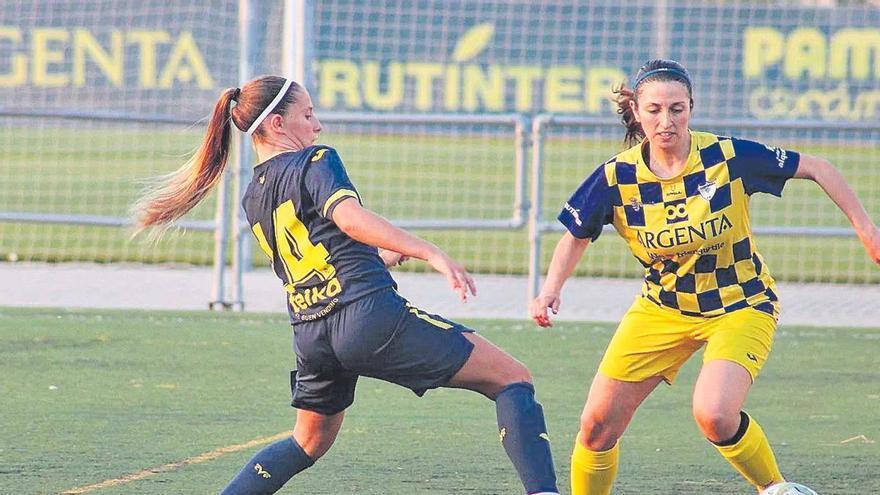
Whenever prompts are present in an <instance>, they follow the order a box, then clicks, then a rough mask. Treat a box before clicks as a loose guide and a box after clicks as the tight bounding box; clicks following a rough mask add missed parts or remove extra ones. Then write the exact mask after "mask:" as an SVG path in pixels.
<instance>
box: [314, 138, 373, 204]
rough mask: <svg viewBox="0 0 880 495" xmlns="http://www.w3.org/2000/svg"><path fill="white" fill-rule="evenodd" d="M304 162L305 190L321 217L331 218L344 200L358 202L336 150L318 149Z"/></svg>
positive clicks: (358, 198) (356, 194)
mask: <svg viewBox="0 0 880 495" xmlns="http://www.w3.org/2000/svg"><path fill="white" fill-rule="evenodd" d="M306 160H307V161H306V171H305V186H306V190H307V191H308V193H309V195H311V197H312V200H313V201H314V203H315V207H316V208H317V209H318V212H319V213H320V214H321V216H322V217H324V218H331V217H332V214H333V208H335V207H336V205H337V204H339V202H340V201H342V200H343V199H345V198H355V199H357V200H358V202H360V200H361V199H360V196H359V195H358V193H357V189H355V187H354V185H353V184H352V183H351V180H350V179H349V178H348V174H347V173H346V172H345V167H344V166H343V165H342V160H341V159H340V158H339V154H338V153H336V150H334V149H333V148H328V147H319V148H316V149H314V150H313V151H312V152H311V154H310V155H309V157H308V158H307V159H306Z"/></svg>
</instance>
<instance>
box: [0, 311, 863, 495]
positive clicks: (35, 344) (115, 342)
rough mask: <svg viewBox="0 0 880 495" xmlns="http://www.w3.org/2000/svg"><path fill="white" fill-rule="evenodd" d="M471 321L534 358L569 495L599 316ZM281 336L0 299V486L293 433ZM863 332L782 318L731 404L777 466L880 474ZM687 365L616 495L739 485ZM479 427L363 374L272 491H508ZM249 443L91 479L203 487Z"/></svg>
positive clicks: (852, 485)
mask: <svg viewBox="0 0 880 495" xmlns="http://www.w3.org/2000/svg"><path fill="white" fill-rule="evenodd" d="M468 323H469V324H471V325H472V326H473V327H475V328H477V329H479V330H480V331H481V333H482V334H483V335H485V336H487V337H488V338H489V339H491V340H493V341H494V342H496V343H497V344H499V345H501V346H502V347H504V348H505V349H507V350H508V351H509V352H511V353H512V354H514V355H515V356H517V357H519V358H520V359H522V360H523V361H524V362H526V363H527V364H528V365H529V366H530V368H531V370H532V372H533V374H534V376H535V382H536V385H537V387H538V395H539V399H540V400H541V401H542V402H543V404H544V407H545V410H546V413H547V420H548V424H549V428H550V435H551V437H552V439H553V443H552V445H553V449H554V454H555V456H556V463H557V471H558V473H559V476H560V479H561V481H562V483H561V485H562V487H564V488H563V493H568V488H567V486H566V485H567V484H568V474H567V472H568V456H569V452H570V447H571V445H572V441H573V440H572V439H573V436H574V434H575V431H576V429H577V424H578V423H577V419H578V416H579V412H580V409H581V407H582V403H583V400H584V397H585V390H586V387H587V384H588V382H589V380H590V378H591V376H592V375H593V373H594V372H595V368H596V365H597V363H598V360H599V357H600V355H601V352H602V350H603V349H604V346H605V345H606V343H607V341H608V339H609V337H610V331H611V327H610V326H609V325H599V324H590V323H579V324H574V323H566V324H559V325H557V326H556V327H554V328H553V329H552V330H550V331H536V330H535V329H534V327H532V326H531V325H530V324H528V323H526V322H522V321H500V320H482V321H480V320H476V321H470V322H468ZM290 339H291V336H290V330H289V327H288V325H287V322H286V318H285V317H284V316H282V315H262V314H214V313H182V312H174V313H172V312H137V311H129V312H111V311H68V310H58V309H8V308H0V372H2V375H3V379H2V380H0V398H2V399H0V426H2V427H0V493H2V494H16V495H25V494H50V493H60V492H63V491H65V490H69V489H72V488H76V487H82V486H87V485H90V484H94V483H98V482H101V481H103V480H107V479H112V478H117V477H121V476H124V475H127V474H130V473H135V472H140V471H142V470H145V469H149V468H155V467H157V466H163V465H166V464H168V463H174V462H179V461H183V460H186V459H191V458H194V457H195V456H198V455H199V454H202V453H205V452H209V451H214V450H215V449H218V448H221V447H225V446H231V445H236V444H242V443H245V442H248V441H250V440H253V439H257V438H261V437H266V436H270V435H274V434H277V433H279V432H283V431H285V430H287V429H290V428H291V427H292V423H293V411H292V409H291V408H290V407H289V406H288V401H289V388H288V384H287V379H288V375H287V373H288V369H289V368H290V367H291V366H292V364H293V355H292V352H291V350H290ZM878 342H880V329H869V330H865V329H859V330H855V329H834V330H828V329H817V328H810V329H808V328H795V327H785V328H782V329H780V331H779V332H778V334H777V339H776V343H775V349H774V352H773V357H772V359H771V360H770V361H769V363H768V364H767V366H766V367H765V369H764V373H763V374H762V376H761V378H760V379H759V381H758V383H757V384H756V386H755V388H754V390H753V392H752V394H751V396H750V398H749V403H748V405H747V406H748V410H749V411H750V412H751V413H752V414H753V415H754V416H755V417H756V418H758V419H759V421H761V423H762V425H763V426H764V429H765V430H766V431H767V432H768V435H769V436H770V438H771V442H772V444H773V446H774V448H775V451H776V454H777V457H778V459H779V461H780V464H781V466H782V469H783V472H784V473H785V475H786V476H788V477H789V478H790V479H792V480H797V481H800V482H803V483H805V484H808V485H810V486H812V487H814V488H815V489H817V490H818V491H819V493H821V494H823V495H835V494H853V495H856V494H863V493H874V492H876V491H878V490H880V478H878V476H877V473H878V466H880V444H878V443H876V442H877V440H880V430H878V426H877V425H878V416H877V414H878V411H880V389H878V385H877V384H878V383H880V358H878V355H877V353H876V352H875V350H876V347H877V343H878ZM698 364H699V360H698V359H692V360H691V362H689V363H688V365H687V366H686V367H685V369H684V370H683V371H682V374H681V375H680V378H679V381H678V382H677V383H676V384H675V386H673V387H660V388H659V389H658V390H657V391H656V392H655V393H654V395H653V396H651V397H649V399H648V400H647V402H646V403H645V404H644V405H643V407H642V408H641V410H640V412H639V414H638V415H637V416H636V417H635V419H634V421H633V424H632V426H631V428H630V429H629V431H628V432H627V434H626V435H625V437H624V439H623V441H622V442H623V443H622V445H623V453H622V464H621V469H620V476H619V478H618V483H617V485H616V486H617V491H616V492H615V493H621V494H646V493H650V494H661V493H664V494H665V493H688V494H716V493H743V494H746V493H754V492H752V491H750V489H749V488H748V486H747V485H746V484H745V482H743V481H741V480H739V479H738V477H737V475H735V474H734V472H733V471H732V469H730V468H729V467H728V466H727V465H726V463H725V462H724V461H722V460H721V458H720V457H719V456H718V455H716V454H715V453H714V450H713V448H712V447H711V446H710V445H709V444H708V443H707V442H706V441H705V440H703V439H701V437H700V434H699V432H698V430H697V427H696V426H695V425H694V423H693V421H692V419H691V417H690V393H691V390H692V385H693V382H694V379H695V375H696V372H697V367H698ZM495 430H496V427H495V424H494V410H493V407H492V406H491V404H490V403H489V402H488V401H486V400H484V399H481V398H480V397H478V396H477V395H476V394H473V393H469V392H464V391H453V390H439V391H433V392H430V393H429V394H428V395H427V396H426V397H425V398H423V399H417V398H416V397H415V396H414V395H412V394H411V393H410V392H409V391H407V390H404V389H401V388H397V387H394V386H391V385H388V384H384V383H381V382H378V381H375V380H370V379H363V380H362V381H361V382H360V384H359V388H358V396H357V401H356V403H355V405H354V406H353V407H352V408H351V409H350V411H349V414H348V416H347V419H346V422H345V424H344V425H343V428H342V432H341V435H340V439H339V441H338V442H337V444H336V445H335V446H334V448H333V449H332V450H331V451H330V453H329V454H328V455H327V456H326V457H325V458H324V459H322V460H321V461H320V462H319V463H318V464H317V465H316V466H314V467H313V468H312V469H310V470H308V471H306V472H305V473H303V474H302V475H301V476H298V477H296V478H295V479H294V480H293V481H291V482H290V483H289V484H288V486H287V487H286V489H285V490H283V491H282V492H281V493H309V494H316V495H321V494H325V495H338V494H343V493H359V494H383V495H387V494H400V495H413V494H441V493H442V494H480V495H487V494H511V493H519V488H518V483H517V480H516V477H515V475H514V473H513V471H512V469H511V467H510V466H509V465H508V462H507V459H506V457H505V455H504V453H503V450H502V449H501V447H500V446H499V444H498V436H497V432H496V431H495ZM256 449H257V447H253V448H250V449H246V450H242V451H238V452H232V453H228V454H225V455H220V456H219V457H217V458H216V459H213V460H209V461H206V462H198V463H192V464H187V465H181V466H179V467H177V468H174V469H169V470H166V471H164V472H161V473H159V474H155V475H153V476H149V477H146V478H144V479H140V480H137V481H131V482H130V483H126V484H121V485H117V486H114V487H109V488H104V489H99V490H93V491H90V492H88V493H96V494H107V495H109V494H132V493H137V494H141V495H150V494H153V495H159V494H161V495H166V494H205V493H217V492H219V490H220V489H221V488H222V487H223V486H224V485H225V483H226V482H227V481H228V479H229V478H230V477H231V476H232V475H233V474H234V473H235V472H237V470H238V469H239V468H240V466H241V465H242V464H243V463H244V462H245V461H246V460H247V459H248V458H249V456H250V455H251V454H252V453H253V452H254V451H255V450H256Z"/></svg>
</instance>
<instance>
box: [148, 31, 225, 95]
mask: <svg viewBox="0 0 880 495" xmlns="http://www.w3.org/2000/svg"><path fill="white" fill-rule="evenodd" d="M193 76H195V78H196V85H197V86H198V87H199V88H201V89H211V88H213V87H214V80H213V79H211V74H209V73H208V67H207V66H206V65H205V59H204V58H203V57H202V52H200V51H199V47H198V46H197V45H196V40H195V39H193V36H192V33H190V32H188V31H184V32H182V33H180V38H178V39H177V44H175V45H174V47H173V48H171V55H169V57H168V63H167V64H165V70H163V71H162V75H161V76H160V77H159V87H160V88H166V89H167V88H170V87H171V86H172V84H173V83H174V81H175V80H177V81H180V82H184V83H187V82H190V81H191V80H192V78H193Z"/></svg>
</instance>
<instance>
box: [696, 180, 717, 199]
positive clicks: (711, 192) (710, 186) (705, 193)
mask: <svg viewBox="0 0 880 495" xmlns="http://www.w3.org/2000/svg"><path fill="white" fill-rule="evenodd" d="M717 189H718V187H716V185H715V181H711V180H710V181H706V182H704V183H703V184H700V185H699V186H697V191H699V192H700V196H702V197H703V199H705V200H706V201H709V200H710V199H712V197H713V196H715V191H716V190H717Z"/></svg>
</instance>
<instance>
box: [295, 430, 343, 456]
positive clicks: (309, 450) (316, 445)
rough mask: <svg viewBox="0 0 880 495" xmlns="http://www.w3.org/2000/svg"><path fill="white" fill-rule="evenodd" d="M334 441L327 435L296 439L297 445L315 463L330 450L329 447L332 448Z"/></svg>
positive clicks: (334, 438)
mask: <svg viewBox="0 0 880 495" xmlns="http://www.w3.org/2000/svg"><path fill="white" fill-rule="evenodd" d="M334 440H336V437H335V436H332V437H331V436H329V435H322V434H313V435H309V436H307V437H305V438H302V439H298V440H297V443H299V445H300V447H302V449H303V451H304V452H305V453H306V454H307V455H308V456H309V457H311V458H312V461H317V460H318V459H320V458H321V457H323V456H324V454H326V453H327V451H328V450H330V447H332V446H333V441H334Z"/></svg>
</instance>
